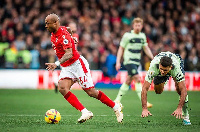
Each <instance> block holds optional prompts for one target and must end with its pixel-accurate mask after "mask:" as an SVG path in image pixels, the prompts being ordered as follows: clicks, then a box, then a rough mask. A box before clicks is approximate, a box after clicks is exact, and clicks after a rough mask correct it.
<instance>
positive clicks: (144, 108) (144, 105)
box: [141, 80, 152, 118]
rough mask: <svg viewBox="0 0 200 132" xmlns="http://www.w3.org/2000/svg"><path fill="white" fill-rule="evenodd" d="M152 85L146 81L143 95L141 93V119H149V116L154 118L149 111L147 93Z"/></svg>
mask: <svg viewBox="0 0 200 132" xmlns="http://www.w3.org/2000/svg"><path fill="white" fill-rule="evenodd" d="M150 85H151V84H150V83H149V82H147V81H146V80H145V81H144V84H143V87H142V93H141V98H142V99H141V100H142V115H141V117H143V118H144V117H148V115H150V116H152V114H151V113H150V112H149V111H148V109H147V92H148V90H149V87H150Z"/></svg>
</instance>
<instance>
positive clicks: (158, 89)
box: [154, 85, 164, 94]
mask: <svg viewBox="0 0 200 132" xmlns="http://www.w3.org/2000/svg"><path fill="white" fill-rule="evenodd" d="M163 89H164V86H162V85H154V90H155V93H156V94H161V93H162V92H163Z"/></svg>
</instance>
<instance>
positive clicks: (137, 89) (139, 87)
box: [135, 83, 142, 100]
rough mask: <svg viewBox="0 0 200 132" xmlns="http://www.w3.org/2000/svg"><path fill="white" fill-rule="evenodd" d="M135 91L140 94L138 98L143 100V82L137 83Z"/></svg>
mask: <svg viewBox="0 0 200 132" xmlns="http://www.w3.org/2000/svg"><path fill="white" fill-rule="evenodd" d="M135 91H136V93H137V95H138V98H139V99H140V100H141V92H142V84H141V83H135Z"/></svg>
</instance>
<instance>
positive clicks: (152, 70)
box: [145, 57, 159, 83]
mask: <svg viewBox="0 0 200 132" xmlns="http://www.w3.org/2000/svg"><path fill="white" fill-rule="evenodd" d="M157 64H159V59H158V58H157V57H154V59H153V60H152V61H151V64H150V67H149V70H148V71H147V74H146V76H145V80H146V81H147V82H149V83H151V82H152V80H153V78H154V77H155V76H156V75H157V74H158V68H157Z"/></svg>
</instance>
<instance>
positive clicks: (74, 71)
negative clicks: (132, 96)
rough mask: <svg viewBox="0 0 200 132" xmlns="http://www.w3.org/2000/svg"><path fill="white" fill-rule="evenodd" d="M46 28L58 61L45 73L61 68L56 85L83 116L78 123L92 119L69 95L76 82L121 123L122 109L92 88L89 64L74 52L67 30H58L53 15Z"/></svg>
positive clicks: (64, 28) (47, 18) (58, 23)
mask: <svg viewBox="0 0 200 132" xmlns="http://www.w3.org/2000/svg"><path fill="white" fill-rule="evenodd" d="M45 25H46V26H45V27H46V29H47V30H48V31H49V32H50V33H51V42H52V47H53V49H54V51H55V53H56V55H57V57H58V59H59V60H58V61H56V62H55V63H45V65H47V68H46V69H47V70H52V71H53V70H54V69H55V68H56V67H57V66H59V65H60V66H61V72H60V75H59V82H58V87H59V92H60V93H61V94H62V95H63V97H64V98H65V99H66V100H67V101H68V102H69V103H70V104H71V105H72V106H73V107H75V108H76V109H77V110H79V111H80V112H82V116H81V117H80V118H79V119H78V122H79V123H83V122H85V121H86V120H88V119H91V118H92V117H93V113H92V112H91V111H88V110H87V109H86V108H85V107H84V106H83V105H82V104H81V103H80V101H79V100H78V98H77V97H76V96H75V95H74V94H73V93H72V92H71V91H70V88H71V86H72V85H73V84H74V83H75V82H76V81H77V82H78V83H79V84H80V85H81V87H82V88H83V90H84V91H85V92H86V93H87V94H88V95H89V96H90V97H93V98H96V99H98V100H100V101H101V102H102V103H104V104H106V105H107V106H109V107H111V108H113V110H114V112H115V114H116V117H117V121H118V122H119V123H121V122H122V120H123V113H122V105H121V104H120V103H115V102H113V101H112V100H111V99H110V98H109V97H107V96H106V95H105V94H104V93H103V92H102V91H99V90H96V89H95V88H94V84H93V81H92V77H91V74H90V69H89V64H88V62H87V60H86V59H85V58H84V57H83V56H81V55H80V54H79V53H78V51H77V50H76V48H75V44H74V40H73V38H72V36H71V35H70V33H69V32H68V31H67V28H66V27H64V26H60V21H59V17H58V16H57V15H56V14H49V15H48V16H47V17H46V19H45Z"/></svg>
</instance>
